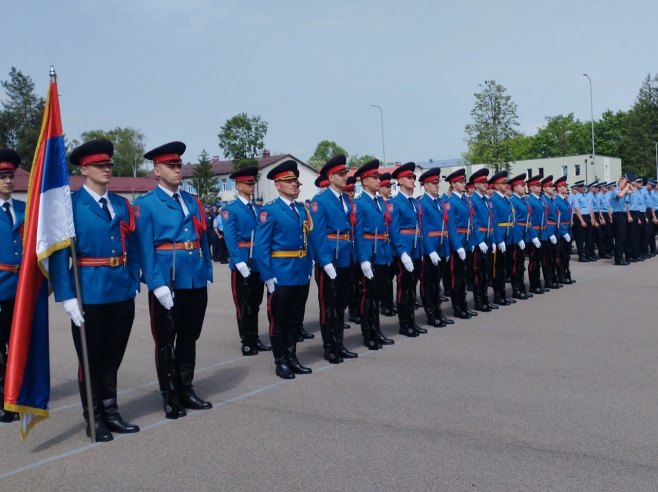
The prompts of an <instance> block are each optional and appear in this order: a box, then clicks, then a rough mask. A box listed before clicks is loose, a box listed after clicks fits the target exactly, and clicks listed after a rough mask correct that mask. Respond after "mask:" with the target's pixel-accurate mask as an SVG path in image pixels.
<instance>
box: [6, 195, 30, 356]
mask: <svg viewBox="0 0 658 492" xmlns="http://www.w3.org/2000/svg"><path fill="white" fill-rule="evenodd" d="M10 201H11V208H12V209H13V211H14V217H15V218H14V220H13V222H14V223H13V224H12V223H11V221H10V219H9V217H8V216H7V214H6V213H5V212H4V211H3V210H0V265H1V266H0V301H8V300H11V299H14V298H15V297H16V287H17V285H18V266H19V265H20V264H21V260H22V259H23V238H22V235H23V234H22V233H23V222H24V220H25V202H22V201H20V200H16V199H13V198H12V199H11V200H10ZM2 348H3V347H0V351H2Z"/></svg>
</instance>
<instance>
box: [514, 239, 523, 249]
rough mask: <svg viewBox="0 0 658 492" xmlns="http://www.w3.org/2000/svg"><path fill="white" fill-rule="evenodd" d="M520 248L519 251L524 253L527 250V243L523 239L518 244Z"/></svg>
mask: <svg viewBox="0 0 658 492" xmlns="http://www.w3.org/2000/svg"><path fill="white" fill-rule="evenodd" d="M516 244H517V245H518V246H519V249H520V250H521V251H523V250H524V249H525V241H524V240H523V239H521V240H520V241H519V242H518V243H516Z"/></svg>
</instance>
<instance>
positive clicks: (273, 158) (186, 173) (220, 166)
mask: <svg viewBox="0 0 658 492" xmlns="http://www.w3.org/2000/svg"><path fill="white" fill-rule="evenodd" d="M285 159H294V160H296V161H297V162H299V163H301V164H302V165H304V166H306V167H310V166H309V165H308V164H306V163H305V162H304V161H302V160H300V159H297V157H295V156H294V155H292V154H277V155H270V154H265V155H263V156H262V157H257V158H256V160H257V161H258V169H263V168H265V167H267V166H269V165H270V164H274V163H275V162H279V161H282V160H285ZM198 165H199V164H198V163H197V164H192V163H189V162H188V163H187V164H183V166H182V167H181V171H182V173H183V179H185V178H191V177H192V176H193V174H194V169H195V168H196V167H197V166H198ZM233 166H234V162H233V161H232V160H226V161H220V160H219V159H213V160H212V174H213V176H221V175H225V174H231V172H232V171H233ZM152 173H153V171H151V172H150V173H149V176H152V175H153V174H152Z"/></svg>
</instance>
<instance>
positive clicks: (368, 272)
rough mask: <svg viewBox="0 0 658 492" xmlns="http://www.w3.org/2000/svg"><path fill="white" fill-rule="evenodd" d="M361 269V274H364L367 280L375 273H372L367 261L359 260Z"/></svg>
mask: <svg viewBox="0 0 658 492" xmlns="http://www.w3.org/2000/svg"><path fill="white" fill-rule="evenodd" d="M361 271H362V272H363V274H364V275H365V276H366V278H367V279H368V280H372V277H374V276H375V275H374V274H373V273H372V265H371V264H370V262H369V261H362V262H361Z"/></svg>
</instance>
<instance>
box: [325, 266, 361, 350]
mask: <svg viewBox="0 0 658 492" xmlns="http://www.w3.org/2000/svg"><path fill="white" fill-rule="evenodd" d="M359 269H360V267H359ZM354 271H355V270H354V268H353V267H352V266H349V267H345V268H336V278H335V279H334V280H333V281H332V280H331V279H330V278H329V275H327V272H325V271H324V268H322V267H321V266H320V265H318V264H317V263H316V265H315V282H316V283H317V285H318V303H319V305H320V331H321V335H322V341H323V343H324V345H326V346H329V345H332V344H333V343H334V341H335V342H338V343H342V340H343V325H344V323H345V309H346V308H347V306H348V304H349V303H350V301H351V300H352V289H354ZM332 283H333V285H332ZM360 297H361V293H360V292H359V299H360ZM332 311H333V312H335V316H336V319H335V320H334V321H333V323H332V319H331V317H332Z"/></svg>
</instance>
